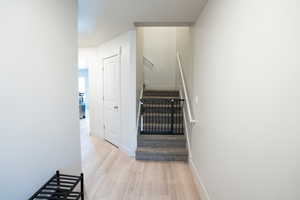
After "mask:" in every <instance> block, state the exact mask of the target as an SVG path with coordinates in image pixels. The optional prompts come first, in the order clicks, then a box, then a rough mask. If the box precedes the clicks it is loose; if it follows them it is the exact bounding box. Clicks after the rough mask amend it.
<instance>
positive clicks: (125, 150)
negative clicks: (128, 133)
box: [119, 145, 135, 157]
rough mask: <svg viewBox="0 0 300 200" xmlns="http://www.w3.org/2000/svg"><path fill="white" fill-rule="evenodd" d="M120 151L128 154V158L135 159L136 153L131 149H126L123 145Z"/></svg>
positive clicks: (120, 146)
mask: <svg viewBox="0 0 300 200" xmlns="http://www.w3.org/2000/svg"><path fill="white" fill-rule="evenodd" d="M119 149H120V150H121V151H123V152H125V153H127V155H128V156H130V157H135V151H132V150H130V149H129V148H127V147H124V146H122V145H119Z"/></svg>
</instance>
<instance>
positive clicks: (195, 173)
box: [189, 156, 210, 200]
mask: <svg viewBox="0 0 300 200" xmlns="http://www.w3.org/2000/svg"><path fill="white" fill-rule="evenodd" d="M189 166H190V169H191V171H192V175H193V179H194V182H195V184H196V188H197V190H198V193H199V195H200V198H201V200H210V198H209V195H208V192H207V190H206V188H205V186H204V184H203V182H202V181H201V178H200V175H199V172H198V170H197V167H196V165H195V163H194V161H193V159H192V156H190V159H189Z"/></svg>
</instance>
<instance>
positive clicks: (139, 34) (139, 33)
mask: <svg viewBox="0 0 300 200" xmlns="http://www.w3.org/2000/svg"><path fill="white" fill-rule="evenodd" d="M136 43H137V44H136V105H137V109H136V111H137V112H138V110H139V109H138V107H139V104H140V95H141V90H142V87H143V84H144V59H143V58H144V53H143V50H144V29H143V28H137V29H136ZM137 115H138V113H137Z"/></svg>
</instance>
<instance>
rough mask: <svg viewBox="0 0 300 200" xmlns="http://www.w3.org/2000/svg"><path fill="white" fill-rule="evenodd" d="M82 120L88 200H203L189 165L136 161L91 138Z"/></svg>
mask: <svg viewBox="0 0 300 200" xmlns="http://www.w3.org/2000/svg"><path fill="white" fill-rule="evenodd" d="M88 132H89V128H88V126H87V123H86V120H81V146H82V167H83V172H84V174H85V188H86V196H87V199H88V200H199V199H200V198H199V195H198V193H197V191H196V186H195V184H194V182H193V179H192V174H191V171H190V169H189V166H188V164H187V163H183V162H149V161H148V162H144V161H136V160H135V159H134V158H132V157H129V156H128V155H127V154H126V153H124V152H122V151H120V150H119V149H118V148H116V147H114V146H113V145H111V144H110V143H108V142H106V141H105V140H101V139H98V138H96V137H90V136H88Z"/></svg>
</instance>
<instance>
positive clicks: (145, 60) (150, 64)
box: [143, 56, 154, 71]
mask: <svg viewBox="0 0 300 200" xmlns="http://www.w3.org/2000/svg"><path fill="white" fill-rule="evenodd" d="M143 63H144V66H145V67H147V68H148V69H150V70H151V71H153V70H154V64H153V62H151V60H149V59H148V58H146V57H145V56H143Z"/></svg>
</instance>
